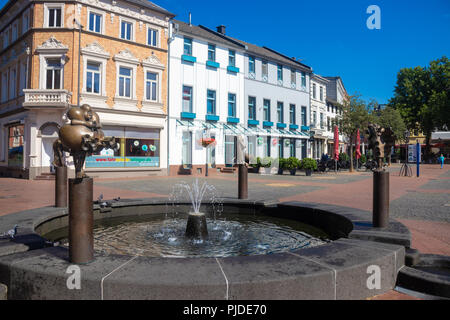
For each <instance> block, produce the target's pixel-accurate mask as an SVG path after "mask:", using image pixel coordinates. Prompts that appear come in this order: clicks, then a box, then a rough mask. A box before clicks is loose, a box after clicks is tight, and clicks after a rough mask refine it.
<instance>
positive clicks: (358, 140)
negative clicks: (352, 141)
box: [356, 129, 361, 160]
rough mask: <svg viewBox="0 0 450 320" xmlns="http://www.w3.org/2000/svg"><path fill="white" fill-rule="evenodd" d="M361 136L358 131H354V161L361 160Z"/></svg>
mask: <svg viewBox="0 0 450 320" xmlns="http://www.w3.org/2000/svg"><path fill="white" fill-rule="evenodd" d="M360 148H361V135H360V134H359V129H358V131H356V160H358V159H359V158H361V150H360Z"/></svg>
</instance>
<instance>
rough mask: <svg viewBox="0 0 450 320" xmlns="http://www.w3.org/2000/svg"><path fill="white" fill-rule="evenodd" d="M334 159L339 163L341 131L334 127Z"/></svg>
mask: <svg viewBox="0 0 450 320" xmlns="http://www.w3.org/2000/svg"><path fill="white" fill-rule="evenodd" d="M334 159H336V160H338V161H339V129H338V126H335V127H334Z"/></svg>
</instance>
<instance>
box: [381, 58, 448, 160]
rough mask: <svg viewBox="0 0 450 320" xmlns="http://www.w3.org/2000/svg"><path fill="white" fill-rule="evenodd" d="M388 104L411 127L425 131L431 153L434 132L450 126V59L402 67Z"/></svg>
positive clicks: (428, 151)
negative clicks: (424, 64) (397, 111)
mask: <svg viewBox="0 0 450 320" xmlns="http://www.w3.org/2000/svg"><path fill="white" fill-rule="evenodd" d="M389 105H390V106H392V107H393V108H395V109H397V110H399V111H400V114H401V116H402V117H403V120H404V122H405V124H406V126H407V128H408V129H409V130H420V131H422V132H423V133H424V134H425V136H426V145H427V146H426V151H425V152H426V155H427V156H428V155H429V154H430V142H431V134H432V132H433V131H434V130H436V129H448V127H449V125H450V108H449V106H450V61H449V60H448V58H447V57H445V56H444V57H442V58H440V59H438V60H434V61H431V62H430V66H429V67H415V68H404V69H401V70H400V71H399V73H398V74H397V85H396V87H395V90H394V97H393V98H392V99H391V100H390V101H389Z"/></svg>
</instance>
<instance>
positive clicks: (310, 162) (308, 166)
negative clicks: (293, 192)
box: [301, 158, 317, 176]
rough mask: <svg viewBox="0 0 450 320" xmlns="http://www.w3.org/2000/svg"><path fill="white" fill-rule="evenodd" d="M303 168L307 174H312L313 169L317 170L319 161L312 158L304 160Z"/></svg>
mask: <svg viewBox="0 0 450 320" xmlns="http://www.w3.org/2000/svg"><path fill="white" fill-rule="evenodd" d="M301 168H302V169H303V170H305V172H306V175H307V176H311V174H312V171H313V170H317V162H316V160H314V159H311V158H305V159H303V160H302V164H301Z"/></svg>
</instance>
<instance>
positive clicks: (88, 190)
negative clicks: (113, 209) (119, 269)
mask: <svg viewBox="0 0 450 320" xmlns="http://www.w3.org/2000/svg"><path fill="white" fill-rule="evenodd" d="M93 181H94V180H93V179H92V178H83V179H69V260H70V262H72V263H81V264H84V263H89V262H91V261H92V260H94V230H93V229H94V214H93V191H94V188H93V187H94V183H93Z"/></svg>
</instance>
